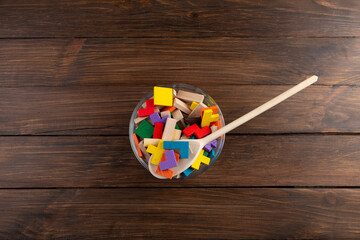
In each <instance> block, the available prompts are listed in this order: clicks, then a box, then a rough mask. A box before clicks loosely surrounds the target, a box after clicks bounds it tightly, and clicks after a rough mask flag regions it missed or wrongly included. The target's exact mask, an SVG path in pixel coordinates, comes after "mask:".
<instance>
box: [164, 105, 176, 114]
mask: <svg viewBox="0 0 360 240" xmlns="http://www.w3.org/2000/svg"><path fill="white" fill-rule="evenodd" d="M175 110H176V107H174V106H171V107H164V108H163V109H161V111H162V112H166V111H169V112H171V113H172V112H173V111H175Z"/></svg>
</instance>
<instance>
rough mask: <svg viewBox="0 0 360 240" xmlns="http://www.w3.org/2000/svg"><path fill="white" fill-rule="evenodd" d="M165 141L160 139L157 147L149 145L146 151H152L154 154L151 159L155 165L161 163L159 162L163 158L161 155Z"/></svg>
mask: <svg viewBox="0 0 360 240" xmlns="http://www.w3.org/2000/svg"><path fill="white" fill-rule="evenodd" d="M163 144H164V141H163V140H160V142H159V144H158V146H157V147H155V146H154V145H149V146H148V148H147V149H146V151H147V152H148V153H151V154H152V155H153V157H152V159H151V163H152V164H154V165H159V162H160V160H161V156H162V154H163V153H164V147H163Z"/></svg>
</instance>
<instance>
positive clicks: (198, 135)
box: [195, 126, 211, 139]
mask: <svg viewBox="0 0 360 240" xmlns="http://www.w3.org/2000/svg"><path fill="white" fill-rule="evenodd" d="M209 133H211V129H210V128H209V127H208V126H205V127H203V128H202V129H199V130H197V131H196V132H195V137H196V138H197V139H200V138H203V137H205V136H206V135H208V134H209Z"/></svg>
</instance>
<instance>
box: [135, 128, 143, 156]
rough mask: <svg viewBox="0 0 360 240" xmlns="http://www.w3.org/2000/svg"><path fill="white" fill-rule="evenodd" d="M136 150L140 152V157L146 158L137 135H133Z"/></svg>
mask: <svg viewBox="0 0 360 240" xmlns="http://www.w3.org/2000/svg"><path fill="white" fill-rule="evenodd" d="M133 138H134V142H135V146H136V150H137V151H138V154H139V157H141V158H144V154H143V153H142V152H141V149H140V147H139V139H138V138H137V136H136V134H135V133H134V134H133Z"/></svg>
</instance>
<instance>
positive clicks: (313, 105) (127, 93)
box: [0, 85, 360, 135]
mask: <svg viewBox="0 0 360 240" xmlns="http://www.w3.org/2000/svg"><path fill="white" fill-rule="evenodd" d="M288 88H289V86H277V85H273V86H264V85H257V86H243V85H240V86H231V85H225V86H215V85H213V86H212V85H207V86H203V90H205V91H207V92H208V93H209V94H210V95H211V96H212V97H213V98H214V99H215V100H216V101H217V103H218V104H219V106H220V107H221V109H222V111H223V113H224V117H225V121H226V122H228V123H229V122H230V121H232V120H234V119H235V118H237V117H240V116H241V115H243V114H245V113H247V112H248V111H250V110H252V109H254V108H255V107H258V106H259V105H261V104H262V103H264V102H266V101H268V100H270V99H271V98H273V97H275V96H276V95H278V94H280V93H281V92H283V91H285V90H287V89H288ZM151 90H152V87H150V86H148V87H143V86H138V87H136V86H103V87H100V86H99V87H86V88H85V87H71V88H64V87H37V88H31V87H25V88H0V135H24V134H32V135H89V134H91V135H94V134H95V135H98V134H100V135H127V134H128V127H129V121H130V115H131V113H132V111H133V109H134V107H135V106H136V104H137V103H138V101H139V100H140V99H141V98H142V97H143V96H144V95H145V93H146V92H148V91H151ZM359 109H360V88H359V87H350V86H341V87H327V86H312V87H310V88H308V89H305V90H304V91H303V92H301V93H299V94H297V95H295V96H293V97H292V98H290V99H288V100H287V101H286V102H284V103H281V104H280V105H278V106H276V107H274V108H273V109H271V110H269V111H268V112H265V113H264V114H262V115H260V116H258V117H257V118H255V119H253V120H251V121H250V122H248V123H246V124H244V125H243V126H241V127H239V128H238V129H236V130H234V133H294V132H297V133H299V132H307V133H311V132H352V133H353V132H360V123H359V121H358V119H360V111H358V110H359Z"/></svg>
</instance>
